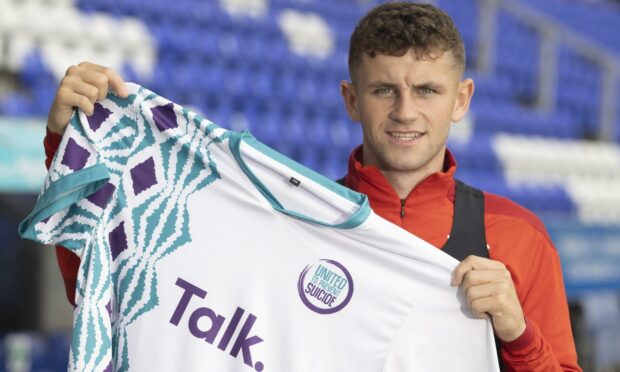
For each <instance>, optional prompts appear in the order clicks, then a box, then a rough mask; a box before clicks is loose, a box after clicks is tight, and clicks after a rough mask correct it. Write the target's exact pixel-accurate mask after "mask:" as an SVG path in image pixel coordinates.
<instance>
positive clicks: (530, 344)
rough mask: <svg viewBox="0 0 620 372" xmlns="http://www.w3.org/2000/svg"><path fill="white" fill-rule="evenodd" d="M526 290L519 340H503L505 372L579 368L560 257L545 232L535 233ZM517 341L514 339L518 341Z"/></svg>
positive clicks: (522, 300)
mask: <svg viewBox="0 0 620 372" xmlns="http://www.w3.org/2000/svg"><path fill="white" fill-rule="evenodd" d="M537 234H538V238H539V239H536V240H537V241H532V242H531V243H532V246H531V249H532V250H533V251H534V252H535V256H534V257H532V260H531V265H529V270H530V272H529V275H528V282H529V283H528V285H527V286H526V287H527V288H529V289H528V290H527V291H524V292H522V293H521V294H520V297H521V298H520V301H521V304H522V307H523V312H524V313H525V316H526V319H527V329H526V333H527V334H526V335H523V336H524V337H523V339H521V338H519V339H517V340H519V341H520V342H513V343H505V344H503V345H502V348H501V354H502V358H503V360H504V362H505V364H506V370H507V371H581V368H580V367H579V365H578V364H577V353H576V350H575V344H574V342H573V335H572V331H571V326H570V318H569V313H568V305H567V301H566V294H565V290H564V281H563V278H562V270H561V266H560V258H559V255H558V253H557V251H556V249H555V248H554V247H553V245H552V243H551V241H550V239H549V237H548V236H545V235H546V234H543V233H541V232H537ZM517 340H516V341H517Z"/></svg>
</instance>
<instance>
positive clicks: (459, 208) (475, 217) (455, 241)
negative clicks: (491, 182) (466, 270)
mask: <svg viewBox="0 0 620 372" xmlns="http://www.w3.org/2000/svg"><path fill="white" fill-rule="evenodd" d="M455 182H456V187H455V195H454V217H453V219H452V230H451V231H450V238H449V239H448V241H447V242H446V244H445V245H444V246H443V248H442V250H443V251H444V252H446V253H447V254H449V255H450V256H452V257H454V258H456V259H457V260H459V261H463V260H464V259H465V258H466V257H467V256H469V255H475V256H480V257H485V258H489V251H488V249H487V239H486V234H485V228H484V194H483V193H482V191H480V190H478V189H475V188H473V187H471V186H468V185H466V184H464V183H463V182H461V181H459V180H455Z"/></svg>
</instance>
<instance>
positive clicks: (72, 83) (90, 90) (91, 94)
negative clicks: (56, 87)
mask: <svg viewBox="0 0 620 372" xmlns="http://www.w3.org/2000/svg"><path fill="white" fill-rule="evenodd" d="M61 85H62V86H64V87H68V88H69V89H71V90H72V91H73V92H74V93H77V94H79V95H82V96H85V97H86V98H88V99H89V100H90V101H91V102H92V103H95V102H96V101H97V100H98V99H99V89H98V88H97V87H96V86H94V85H92V84H89V83H86V82H84V81H83V80H82V79H81V78H80V77H78V76H68V77H66V78H64V79H63V81H62V83H61ZM61 103H62V102H61Z"/></svg>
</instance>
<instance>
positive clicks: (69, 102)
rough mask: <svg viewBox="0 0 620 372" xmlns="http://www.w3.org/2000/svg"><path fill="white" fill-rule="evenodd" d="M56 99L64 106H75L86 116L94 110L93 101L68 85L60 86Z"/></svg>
mask: <svg viewBox="0 0 620 372" xmlns="http://www.w3.org/2000/svg"><path fill="white" fill-rule="evenodd" d="M58 100H59V102H60V101H61V102H62V106H63V107H64V108H72V107H77V108H78V109H80V110H82V111H83V112H84V113H85V114H86V115H88V116H90V115H92V114H93V112H94V110H95V106H94V105H93V102H91V100H90V99H89V98H88V97H86V96H85V95H82V94H78V93H76V92H74V91H73V90H72V89H70V88H68V87H61V88H60V89H59V90H58Z"/></svg>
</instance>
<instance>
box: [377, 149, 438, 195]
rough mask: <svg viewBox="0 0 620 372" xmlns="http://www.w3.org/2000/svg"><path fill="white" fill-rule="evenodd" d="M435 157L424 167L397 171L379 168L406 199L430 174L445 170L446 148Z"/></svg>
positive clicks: (398, 193) (395, 189)
mask: <svg viewBox="0 0 620 372" xmlns="http://www.w3.org/2000/svg"><path fill="white" fill-rule="evenodd" d="M440 154H441V155H440V156H437V157H436V158H434V159H431V161H429V162H428V163H427V164H425V165H423V166H422V167H420V168H418V169H415V170H411V171H396V170H383V169H379V170H380V171H381V173H382V174H383V177H385V179H386V180H387V181H388V183H389V184H390V185H391V186H392V188H393V189H394V191H396V194H397V195H398V197H399V198H400V199H406V198H407V197H408V196H409V194H410V193H411V191H412V190H413V189H414V188H415V187H416V186H417V185H418V184H420V183H421V182H422V181H424V180H425V179H426V178H427V177H428V176H430V175H432V174H434V173H437V172H441V171H443V168H444V161H445V149H444V150H443V151H442V152H441V153H440Z"/></svg>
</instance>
